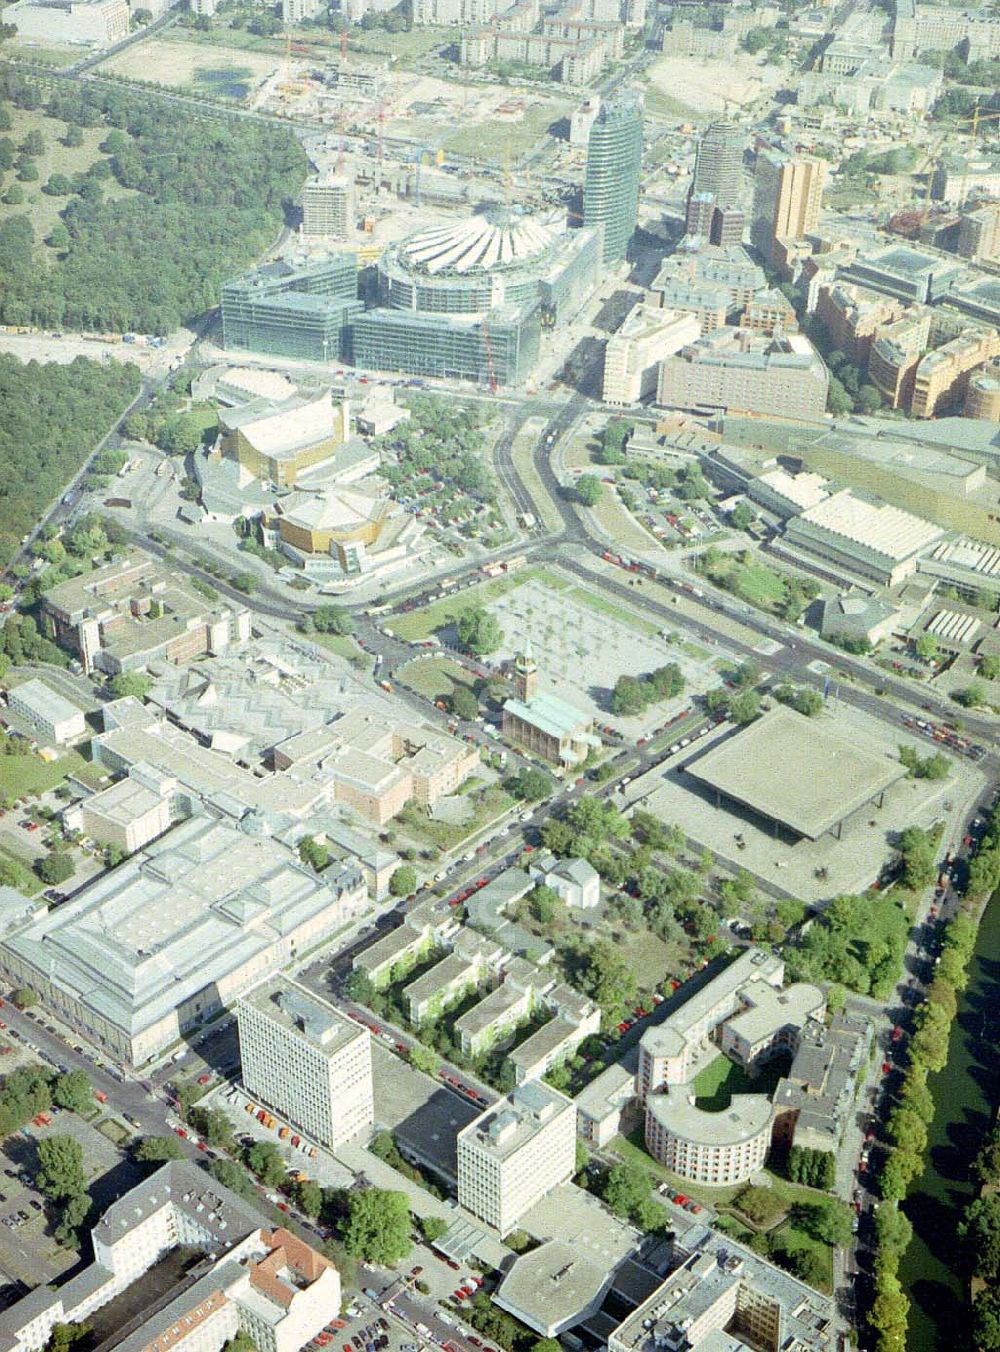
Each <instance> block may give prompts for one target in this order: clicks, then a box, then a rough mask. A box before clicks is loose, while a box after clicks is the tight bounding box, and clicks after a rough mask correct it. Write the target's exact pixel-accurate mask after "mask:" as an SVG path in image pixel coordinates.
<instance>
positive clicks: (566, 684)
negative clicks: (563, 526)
mask: <svg viewBox="0 0 1000 1352" xmlns="http://www.w3.org/2000/svg"><path fill="white" fill-rule="evenodd" d="M588 598H592V601H591V600H588ZM489 608H490V610H491V611H492V613H493V614H494V615H495V616H496V618H497V620H498V621H499V623H500V628H501V629H502V630H503V644H502V646H501V648H500V650H499V652H498V653H497V654H496V656H497V658H500V659H510V658H513V656H514V654H515V653H517V652H520V651H522V650H523V648H524V646H525V644H526V643H528V642H530V643H531V646H532V648H533V650H534V654H535V660H536V662H537V663H538V670H539V675H540V681H539V685H540V688H541V689H543V690H546V689H548V690H554V691H556V692H558V694H560V695H561V696H562V697H563V698H565V699H568V700H569V701H570V702H571V703H573V704H576V705H578V706H579V707H580V708H581V709H584V710H586V712H587V713H589V714H591V715H592V716H593V717H594V718H595V719H597V720H598V722H600V723H602V724H610V725H611V726H612V727H615V728H617V729H618V730H619V731H621V732H623V733H624V734H625V735H626V736H628V737H635V736H642V735H643V734H644V733H648V732H649V731H651V730H652V729H653V728H656V727H660V726H661V725H662V724H664V723H666V722H668V721H669V720H670V719H671V718H673V717H674V715H675V714H677V713H679V712H680V711H681V710H682V709H684V708H687V707H688V706H689V705H690V703H691V699H692V696H694V695H696V694H701V693H703V692H704V691H705V690H708V689H711V688H712V687H714V686H717V685H718V684H719V672H718V665H719V662H720V659H722V658H724V657H725V654H724V653H723V652H722V651H721V650H720V649H719V648H718V647H716V648H713V649H712V650H711V651H710V650H709V649H708V648H703V647H701V646H700V645H698V644H696V643H692V642H691V641H690V640H689V639H685V638H682V637H681V636H680V635H678V639H677V641H676V642H668V641H667V640H666V639H665V638H664V637H662V635H661V633H658V632H657V630H656V627H655V626H654V625H653V624H651V623H648V622H647V621H644V620H642V619H638V618H634V617H633V618H632V619H629V618H627V617H626V614H625V612H624V611H619V610H618V609H617V607H616V606H615V605H614V603H609V602H608V601H607V600H606V599H604V598H603V597H598V596H597V595H596V594H595V593H593V592H590V591H588V590H587V589H586V588H584V587H581V586H577V585H573V586H568V587H566V588H565V589H560V590H557V589H554V588H552V587H550V586H548V585H547V584H546V583H545V582H542V581H538V580H536V579H531V580H529V581H527V582H525V583H524V584H523V585H522V586H520V587H516V588H515V589H514V590H513V591H510V592H507V593H506V594H505V595H504V596H502V597H500V598H499V599H498V600H496V601H495V602H493V603H492V604H491V605H490V607H489ZM662 632H665V633H669V632H670V631H669V630H666V631H662ZM668 662H676V663H677V665H678V666H679V667H680V669H681V671H682V672H683V675H684V681H685V689H684V691H683V693H682V694H681V695H679V696H678V697H677V698H676V699H673V700H664V701H663V702H662V703H659V704H652V705H650V707H649V708H648V709H647V710H646V711H645V712H644V713H643V714H640V715H637V716H634V717H629V718H618V717H614V716H613V715H612V714H611V710H610V703H609V701H610V698H611V692H612V690H613V689H614V685H615V682H616V681H617V680H618V677H619V676H636V677H638V676H642V675H645V674H646V673H647V672H650V671H653V670H654V669H655V668H657V667H662V666H666V664H667V663H668Z"/></svg>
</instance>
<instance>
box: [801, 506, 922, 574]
mask: <svg viewBox="0 0 1000 1352" xmlns="http://www.w3.org/2000/svg"><path fill="white" fill-rule="evenodd" d="M943 534H944V532H943V531H942V529H941V528H940V526H936V525H934V524H933V522H930V521H924V520H922V518H920V517H919V516H913V515H912V514H911V513H910V512H904V511H903V510H902V509H901V508H899V507H890V506H888V505H887V504H886V503H884V502H873V501H871V500H869V499H867V498H863V497H860V496H858V495H857V494H856V493H854V492H853V491H852V490H851V489H849V488H844V489H841V490H840V491H839V492H837V493H832V494H830V496H829V497H828V498H825V499H824V500H823V502H820V503H818V504H817V505H816V506H815V507H810V508H809V509H808V511H805V512H801V513H800V514H799V515H798V516H794V517H792V518H791V520H790V521H789V522H788V525H787V526H786V528H785V535H784V537H783V538H784V540H785V541H787V542H789V543H790V544H792V545H793V546H794V547H795V548H796V550H797V551H798V552H799V553H800V554H802V555H805V556H811V557H813V558H815V559H816V560H817V562H818V564H819V566H820V567H821V568H822V567H823V566H824V565H826V566H827V567H829V568H830V569H831V572H830V575H831V576H834V577H837V578H841V577H843V576H844V575H845V574H846V576H847V577H862V578H867V579H869V580H871V581H874V582H878V583H880V584H881V585H883V586H886V587H894V586H896V585H897V584H898V583H900V582H902V581H903V579H904V578H907V577H910V576H912V574H913V573H915V572H916V570H917V563H918V560H919V559H920V557H921V555H923V554H925V553H927V552H929V551H930V549H931V547H932V546H933V545H934V544H936V543H937V541H938V540H940V539H941V536H942V535H943Z"/></svg>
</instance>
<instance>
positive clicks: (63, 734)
mask: <svg viewBox="0 0 1000 1352" xmlns="http://www.w3.org/2000/svg"><path fill="white" fill-rule="evenodd" d="M7 705H8V708H9V709H10V710H11V712H12V713H15V714H20V716H21V717H22V718H23V719H25V721H26V722H28V723H30V724H31V726H32V727H33V728H34V729H35V731H36V732H37V733H38V736H39V738H40V739H41V740H42V741H43V742H56V743H62V742H70V741H72V740H73V738H74V737H82V736H83V734H84V733H85V732H86V730H87V722H86V719H85V718H84V716H83V710H82V709H78V708H77V707H76V705H75V704H71V703H70V702H69V700H68V699H65V698H64V697H63V696H62V695H60V694H59V693H58V692H57V691H55V690H53V689H52V687H51V686H49V685H46V684H45V682H44V681H39V680H34V679H33V680H30V681H24V682H22V684H21V685H15V686H14V687H13V689H12V690H10V691H9V692H8V694H7Z"/></svg>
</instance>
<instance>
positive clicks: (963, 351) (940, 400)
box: [910, 329, 1000, 418]
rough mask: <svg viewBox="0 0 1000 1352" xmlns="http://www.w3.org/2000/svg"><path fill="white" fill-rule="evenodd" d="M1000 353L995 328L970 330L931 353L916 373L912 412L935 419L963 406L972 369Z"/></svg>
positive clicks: (999, 336) (999, 344) (998, 337)
mask: <svg viewBox="0 0 1000 1352" xmlns="http://www.w3.org/2000/svg"><path fill="white" fill-rule="evenodd" d="M998 354H1000V334H998V333H997V331H996V330H995V329H986V330H983V329H968V330H966V332H965V333H963V334H960V335H959V337H957V338H953V339H952V340H951V342H950V343H945V344H944V346H943V347H939V348H937V349H935V351H933V352H928V353H927V355H926V356H925V357H923V358H922V359H921V361H920V363H919V365H918V366H917V368H916V371H915V373H914V378H913V399H912V401H911V403H910V412H911V413H913V414H914V416H915V417H917V418H933V417H934V416H935V415H936V414H937V413H939V412H941V411H943V410H944V409H945V408H949V407H952V406H961V403H962V401H963V399H964V398H965V392H966V389H967V387H968V384H969V377H970V375H971V374H972V372H973V371H975V370H977V369H978V368H979V367H981V366H985V365H986V363H987V362H989V361H992V359H993V358H994V357H996V356H997V355H998Z"/></svg>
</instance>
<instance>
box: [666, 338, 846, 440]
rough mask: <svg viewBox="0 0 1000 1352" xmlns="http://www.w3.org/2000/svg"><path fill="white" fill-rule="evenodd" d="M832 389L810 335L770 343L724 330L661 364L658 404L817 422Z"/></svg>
mask: <svg viewBox="0 0 1000 1352" xmlns="http://www.w3.org/2000/svg"><path fill="white" fill-rule="evenodd" d="M828 385H829V375H828V372H827V369H826V367H825V366H824V365H823V362H822V360H821V359H820V357H819V355H818V354H817V352H816V351H815V349H814V348H813V346H812V344H811V343H810V342H809V341H808V339H807V338H805V336H804V335H802V334H791V335H788V336H785V337H782V338H773V339H767V338H760V337H757V336H756V335H753V334H751V333H750V332H749V331H747V330H743V329H733V328H724V329H719V330H717V331H716V332H715V333H711V334H708V335H706V336H705V337H703V338H700V339H698V341H697V342H695V343H691V344H689V345H688V346H686V347H683V348H681V350H680V351H679V352H677V353H676V354H675V355H674V356H672V357H667V358H666V360H665V361H663V362H661V364H660V377H659V384H658V389H657V396H656V402H657V403H658V404H662V405H664V406H666V407H668V408H683V409H692V410H708V409H726V410H730V411H733V412H736V411H740V412H745V413H769V414H775V415H777V416H779V417H783V418H803V419H817V418H820V417H822V416H823V413H824V412H825V410H826V395H827V387H828Z"/></svg>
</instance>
